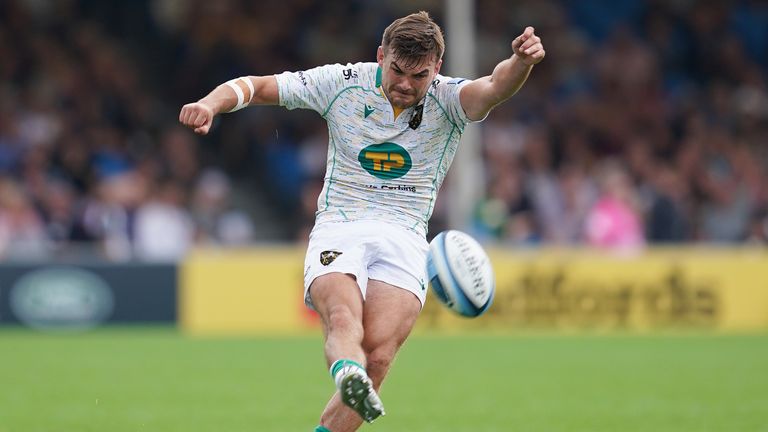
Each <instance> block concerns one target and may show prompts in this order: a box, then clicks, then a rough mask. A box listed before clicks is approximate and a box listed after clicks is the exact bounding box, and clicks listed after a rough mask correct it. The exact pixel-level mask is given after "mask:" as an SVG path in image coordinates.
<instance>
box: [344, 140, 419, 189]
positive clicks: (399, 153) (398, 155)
mask: <svg viewBox="0 0 768 432" xmlns="http://www.w3.org/2000/svg"><path fill="white" fill-rule="evenodd" d="M357 160H358V161H360V165H362V166H363V168H365V170H366V171H368V173H369V174H371V175H372V176H374V177H378V178H380V179H384V180H391V179H396V178H398V177H402V176H404V175H405V174H406V173H407V172H408V171H410V169H411V166H412V165H411V155H410V154H408V152H407V151H406V150H405V149H404V148H402V147H400V146H399V145H397V144H395V143H391V142H385V143H381V144H373V145H369V146H368V147H366V148H364V149H362V150H360V154H359V155H357Z"/></svg>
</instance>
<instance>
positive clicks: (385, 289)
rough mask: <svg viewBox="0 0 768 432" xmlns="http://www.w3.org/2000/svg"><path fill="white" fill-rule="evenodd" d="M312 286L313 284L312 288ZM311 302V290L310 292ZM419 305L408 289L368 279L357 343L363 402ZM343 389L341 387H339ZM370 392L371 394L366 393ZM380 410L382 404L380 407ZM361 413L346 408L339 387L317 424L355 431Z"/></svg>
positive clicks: (383, 373) (384, 371)
mask: <svg viewBox="0 0 768 432" xmlns="http://www.w3.org/2000/svg"><path fill="white" fill-rule="evenodd" d="M313 289H314V288H313ZM312 298H313V302H314V298H315V297H314V294H313V297H312ZM420 308H421V305H420V303H419V300H418V299H417V298H416V297H415V296H414V295H413V294H412V293H410V292H408V291H405V290H403V289H400V288H397V287H394V286H392V285H389V284H386V283H383V282H380V281H376V280H369V282H368V289H367V296H366V301H365V305H364V307H363V309H364V310H363V320H362V324H363V327H364V331H365V333H364V338H363V341H362V343H361V347H362V349H363V352H364V355H365V358H366V366H367V368H366V371H367V376H368V377H369V378H370V381H371V384H372V387H373V388H372V390H373V391H372V392H369V396H368V397H367V398H366V399H368V400H367V402H368V403H369V404H374V401H373V400H371V399H373V397H375V400H378V394H377V393H376V392H378V390H379V388H380V386H381V383H382V381H383V380H384V377H385V376H386V374H387V372H388V371H389V367H390V365H391V364H392V361H393V360H394V357H395V354H396V353H397V351H398V349H399V348H400V346H401V345H402V344H403V342H404V341H405V339H406V338H407V337H408V334H410V332H411V329H412V328H413V324H414V323H415V322H416V318H417V317H418V315H419V310H420ZM342 390H343V389H342ZM370 395H372V396H370ZM381 411H382V412H383V406H382V407H381ZM364 413H365V410H363V414H360V411H359V410H357V409H355V410H353V409H350V408H348V406H347V404H346V403H345V401H344V398H343V391H339V392H336V394H335V395H334V396H333V398H331V400H330V402H329V403H328V405H327V406H326V408H325V411H324V412H323V415H322V416H321V424H322V425H323V426H322V427H323V428H325V429H320V428H318V430H319V431H323V432H325V431H326V430H330V431H331V432H352V431H356V430H357V429H358V428H359V427H360V424H361V423H362V419H364V418H365V414H364Z"/></svg>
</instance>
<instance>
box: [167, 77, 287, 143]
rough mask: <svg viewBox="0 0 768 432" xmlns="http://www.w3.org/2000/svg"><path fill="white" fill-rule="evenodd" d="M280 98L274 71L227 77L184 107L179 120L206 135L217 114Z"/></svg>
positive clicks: (263, 103) (276, 100)
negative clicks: (228, 78)
mask: <svg viewBox="0 0 768 432" xmlns="http://www.w3.org/2000/svg"><path fill="white" fill-rule="evenodd" d="M278 102H279V95H278V89H277V80H276V79H275V77H274V76H273V75H270V76H247V77H241V78H237V79H233V80H231V81H227V82H225V83H224V84H221V85H220V86H218V87H216V88H215V89H213V91H211V92H210V93H208V95H207V96H205V97H204V98H202V99H200V100H199V101H197V102H193V103H189V104H186V105H184V106H183V107H181V112H180V113H179V121H180V122H181V123H182V124H183V125H184V126H187V127H189V128H191V129H193V130H194V131H195V133H198V134H201V135H205V134H207V133H208V131H209V130H210V129H211V124H212V123H213V118H214V117H215V116H216V115H217V114H220V113H227V112H232V111H237V110H239V109H241V108H245V107H247V106H250V105H277V104H278Z"/></svg>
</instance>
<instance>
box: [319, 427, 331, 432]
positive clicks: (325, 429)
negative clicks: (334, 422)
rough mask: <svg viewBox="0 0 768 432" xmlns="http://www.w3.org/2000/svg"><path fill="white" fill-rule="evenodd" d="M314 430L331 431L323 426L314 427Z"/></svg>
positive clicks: (320, 431)
mask: <svg viewBox="0 0 768 432" xmlns="http://www.w3.org/2000/svg"><path fill="white" fill-rule="evenodd" d="M315 432H331V430H330V429H328V428H326V427H325V426H318V427H317V428H315Z"/></svg>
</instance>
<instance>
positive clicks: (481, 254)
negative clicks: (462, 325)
mask: <svg viewBox="0 0 768 432" xmlns="http://www.w3.org/2000/svg"><path fill="white" fill-rule="evenodd" d="M427 276H428V277H429V284H430V287H431V288H432V292H433V293H435V297H437V298H438V299H439V300H440V302H442V303H443V304H444V305H445V306H446V307H448V308H449V309H450V310H451V311H453V312H455V313H457V314H459V315H461V316H463V317H468V318H474V317H477V316H480V315H482V314H483V313H484V312H485V311H486V310H488V307H490V306H491V303H492V302H493V294H494V291H495V287H496V281H495V279H494V276H493V267H492V266H491V260H490V259H489V258H488V254H486V253H485V250H483V247H482V246H480V243H478V242H477V241H476V240H475V239H474V238H472V237H471V236H469V235H468V234H465V233H463V232H461V231H456V230H448V231H443V232H441V233H440V234H438V235H437V236H435V238H434V239H432V241H431V242H430V243H429V254H428V255H427Z"/></svg>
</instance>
